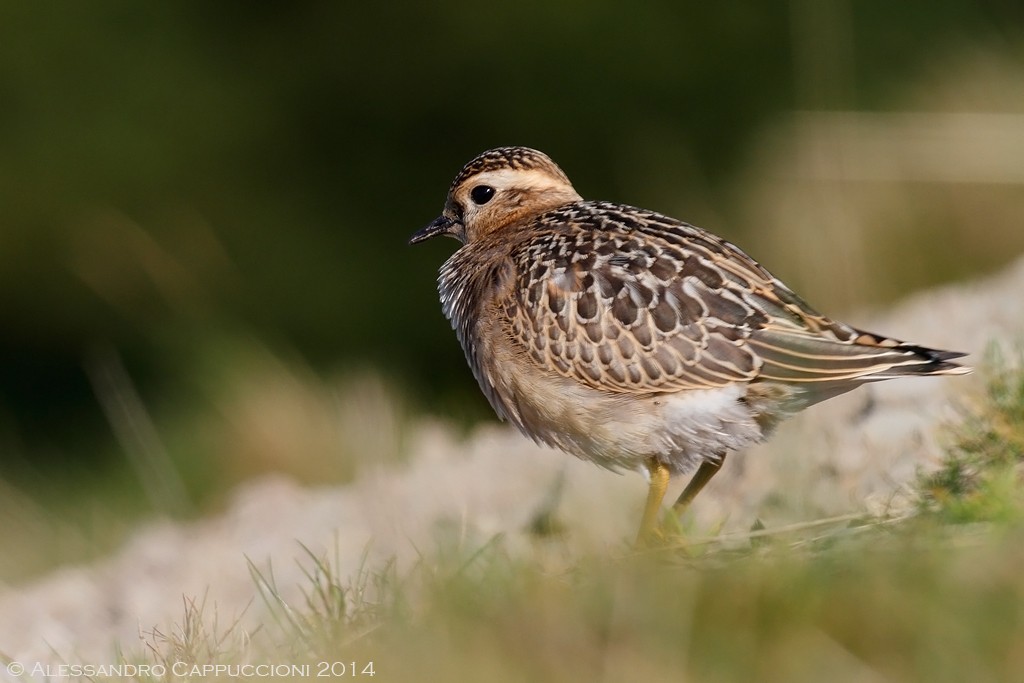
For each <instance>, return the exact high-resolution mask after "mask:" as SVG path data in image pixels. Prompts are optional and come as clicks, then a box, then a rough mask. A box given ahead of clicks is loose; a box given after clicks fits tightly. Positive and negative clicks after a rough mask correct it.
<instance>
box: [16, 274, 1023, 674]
mask: <svg viewBox="0 0 1024 683" xmlns="http://www.w3.org/2000/svg"><path fill="white" fill-rule="evenodd" d="M1022 293H1024V260H1022V261H1018V262H1017V263H1016V264H1015V265H1013V266H1012V267H1010V268H1008V269H1006V270H1005V271H1004V272H1002V273H1000V274H998V275H996V276H994V277H990V278H987V279H984V280H981V281H978V282H976V283H971V284H964V285H958V286H950V287H946V288H942V289H938V290H934V291H930V292H926V293H922V294H919V295H917V296H915V297H913V298H912V299H910V300H908V301H906V302H904V303H903V304H901V305H900V306H898V307H896V308H894V309H893V310H891V311H889V312H887V313H885V314H884V315H878V316H872V317H870V318H867V319H862V320H858V319H856V318H853V319H851V320H850V321H851V322H854V323H855V324H859V325H861V326H863V327H866V328H867V329H871V330H878V331H881V332H884V333H886V334H889V335H892V336H897V337H902V338H905V339H910V340H913V341H917V342H920V343H923V344H926V345H929V346H935V347H939V348H947V349H958V350H962V351H967V352H969V353H970V354H971V358H970V359H969V361H970V362H974V363H978V362H980V361H981V360H982V356H983V353H984V351H985V349H986V347H987V345H988V344H990V343H991V342H992V341H994V340H998V341H1000V342H1003V343H1011V342H1012V340H1015V339H1017V340H1019V339H1022V338H1024V305H1022ZM978 383H979V379H978V376H977V375H974V376H970V377H963V378H961V377H952V378H934V379H918V380H914V379H908V380H900V381H894V382H887V383H884V384H881V385H877V386H873V387H867V388H864V389H860V390H858V391H856V392H853V393H851V394H848V395H846V396H843V397H840V398H838V399H835V400H833V401H830V402H828V403H825V404H822V405H820V406H816V407H814V408H812V409H810V410H809V411H807V412H805V413H803V414H802V415H801V416H799V417H797V418H795V419H794V420H792V421H790V422H789V423H787V424H786V425H784V426H783V428H782V429H780V431H779V433H778V434H777V435H776V437H775V438H774V439H773V440H772V441H771V442H770V443H768V444H765V445H762V446H760V447H758V448H755V449H752V450H751V451H749V452H747V453H744V454H739V455H735V456H732V457H731V458H730V460H729V461H728V462H727V464H726V467H725V468H724V469H723V471H722V473H721V474H720V475H719V476H718V477H717V478H716V479H715V480H714V481H713V482H712V483H711V485H710V486H709V487H708V489H707V491H706V492H705V493H704V494H702V496H701V497H700V498H699V499H698V503H697V505H696V507H695V512H694V521H693V526H694V529H695V531H694V533H696V534H698V535H699V534H702V533H716V532H717V531H718V530H719V529H721V530H725V531H729V530H743V529H748V528H749V527H750V526H751V524H752V523H753V522H754V521H755V520H756V519H760V520H761V521H762V522H763V523H764V524H765V525H766V526H768V527H769V528H771V527H772V526H776V525H780V524H785V523H789V522H793V521H799V520H810V519H815V518H817V517H821V516H827V515H833V514H839V513H844V512H850V511H862V510H865V509H868V510H872V511H883V510H885V509H886V508H890V509H891V508H892V507H900V506H905V505H906V504H907V501H906V496H905V495H904V492H905V484H906V483H907V482H908V481H910V480H912V479H913V477H914V476H915V473H916V471H917V470H918V468H922V467H928V466H930V465H932V464H934V463H935V462H936V461H937V459H938V458H939V456H940V449H939V443H938V439H940V438H941V424H942V423H943V422H944V421H948V420H950V419H953V418H955V416H956V410H957V406H958V404H961V405H962V404H963V403H964V402H969V401H970V396H971V394H972V392H976V391H977V388H978ZM407 448H408V451H409V452H408V458H407V459H406V462H407V464H405V465H402V466H381V467H379V468H376V469H372V470H368V471H364V472H363V473H362V475H361V476H360V477H359V478H357V480H356V481H355V482H354V483H352V484H350V485H347V486H343V487H338V488H319V489H309V488H301V487H299V486H297V485H295V484H292V483H291V482H289V481H287V480H284V479H265V480H261V481H256V482H254V483H251V484H249V485H247V486H245V487H243V488H242V489H240V490H239V491H237V493H236V494H235V496H234V499H233V502H232V504H231V505H230V506H229V507H228V509H227V510H226V512H224V513H223V514H222V515H220V516H218V517H216V518H211V519H205V520H202V521H199V522H195V523H189V524H175V523H170V522H151V523H147V524H145V525H143V526H142V528H140V529H139V530H138V532H137V533H136V534H135V536H134V537H133V538H132V539H131V540H130V541H129V542H128V543H127V544H126V545H125V546H124V547H123V548H121V549H120V551H119V552H117V553H116V554H115V555H114V556H113V557H110V558H108V559H106V560H104V561H101V562H97V563H94V564H91V565H88V566H77V567H66V568H63V569H60V570H58V571H55V572H53V573H51V574H49V575H48V576H44V577H41V578H39V579H37V580H35V581H33V582H31V583H29V584H27V585H22V586H17V587H7V588H5V589H3V592H2V593H0V655H3V656H6V657H9V658H12V659H14V660H18V661H19V662H23V663H25V662H36V661H65V662H106V661H111V657H112V653H113V652H114V651H115V648H116V647H121V648H122V649H124V650H127V651H132V650H137V649H141V647H142V643H140V640H139V639H140V633H141V632H146V631H150V630H151V629H153V628H154V627H156V628H159V629H160V630H162V631H165V632H167V631H171V630H173V629H174V625H175V624H177V623H180V621H181V618H182V600H183V596H186V597H189V596H191V597H195V598H197V599H203V598H204V596H205V600H206V604H207V613H208V614H212V613H214V612H216V614H217V615H218V618H219V620H220V621H221V622H222V623H228V622H230V621H231V620H232V619H233V618H234V617H235V616H237V615H243V616H242V619H243V622H246V623H253V624H255V623H257V622H259V621H260V620H261V619H262V618H265V614H263V613H262V610H263V606H262V605H261V603H260V602H259V600H258V599H254V596H255V595H256V588H255V585H254V583H253V580H252V578H251V576H250V572H249V569H248V566H247V563H246V558H249V559H251V560H252V561H253V562H254V563H255V564H256V565H257V566H260V567H264V568H266V567H269V566H271V565H272V567H273V572H274V576H275V577H276V581H277V585H278V587H279V588H280V589H281V591H282V594H283V595H284V597H286V598H292V599H294V598H296V597H297V596H298V595H299V594H300V587H301V586H303V585H304V584H308V581H306V580H305V579H304V578H303V575H302V571H301V568H300V564H301V563H303V562H306V564H307V565H308V559H307V556H306V553H305V552H304V550H303V549H302V547H301V546H300V544H302V545H305V546H306V547H308V548H309V549H310V550H312V551H313V552H314V553H320V552H326V551H330V553H331V555H332V556H334V555H335V550H336V556H337V557H338V558H339V562H340V567H339V569H340V571H341V573H342V574H346V573H355V572H356V571H358V569H359V567H360V563H361V561H362V558H363V557H364V553H365V554H366V557H367V563H368V564H369V565H370V566H375V565H378V564H380V563H381V562H383V561H384V560H386V559H387V558H392V557H394V558H397V559H398V561H399V564H400V566H408V563H409V562H412V561H415V560H416V559H417V558H419V557H421V556H423V555H426V556H427V557H429V554H430V553H431V552H433V551H434V550H435V549H436V548H438V547H440V546H443V545H444V544H446V543H451V542H454V541H460V542H464V543H470V544H473V543H479V542H482V541H485V540H487V539H489V538H491V537H492V536H493V535H494V534H497V533H503V534H506V536H507V539H508V542H509V545H510V547H511V548H513V550H515V549H518V550H519V551H521V552H531V549H532V548H534V547H535V542H534V541H533V540H531V535H530V533H529V528H530V526H531V523H532V522H533V521H534V520H535V519H536V518H537V516H538V515H540V514H543V513H545V512H549V511H553V515H554V519H555V520H556V521H557V523H558V526H559V528H561V529H562V530H563V533H562V534H561V535H560V536H559V541H557V542H558V543H564V544H565V547H566V549H567V552H569V553H578V552H598V553H600V552H608V551H620V550H621V549H623V548H624V547H625V544H626V543H627V542H628V539H629V538H630V535H631V533H632V532H633V529H634V527H635V524H636V522H637V520H638V516H639V511H640V506H641V504H642V501H643V496H644V492H645V489H646V485H645V483H644V481H643V479H642V478H641V477H640V476H634V475H624V476H617V475H615V474H611V473H608V472H605V471H602V470H599V469H598V468H596V467H594V466H592V465H589V464H587V463H582V462H577V461H575V460H574V459H572V458H570V457H567V456H564V455H562V454H560V453H557V452H555V451H551V450H548V449H545V448H541V447H538V446H535V445H533V444H532V443H530V442H528V441H527V440H526V439H524V438H522V437H521V436H519V435H518V434H517V433H515V432H514V431H513V430H511V429H510V428H506V427H494V426H488V427H483V428H480V429H479V430H477V431H476V432H475V433H473V434H472V435H471V436H470V437H468V438H467V439H465V440H459V439H457V438H456V437H455V436H454V432H453V431H452V430H450V429H449V428H447V427H446V426H445V425H443V424H440V423H437V422H429V421H425V422H424V423H423V424H421V425H420V426H419V427H418V428H417V429H416V430H415V436H414V437H413V438H411V439H410V440H409V442H408V445H407ZM682 485H683V482H681V481H680V482H675V487H674V489H673V490H672V491H670V494H669V495H670V496H671V495H672V494H673V492H676V491H678V489H679V488H680V487H681V486H682ZM4 675H5V674H4V672H3V667H0V678H3V676H4Z"/></svg>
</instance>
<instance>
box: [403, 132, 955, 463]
mask: <svg viewBox="0 0 1024 683" xmlns="http://www.w3.org/2000/svg"><path fill="white" fill-rule="evenodd" d="M481 186H487V187H486V188H485V189H487V190H490V194H488V195H487V196H486V198H483V199H482V200H481V201H479V202H478V201H476V199H474V198H473V196H472V192H473V191H475V190H480V188H481ZM492 197H493V200H492ZM439 234H447V235H451V236H453V237H456V238H457V239H459V240H460V241H462V242H463V245H462V246H461V247H460V248H459V249H458V250H457V251H456V252H455V253H454V254H453V255H452V256H451V258H449V259H448V261H447V262H446V263H445V264H444V266H443V267H442V268H441V272H440V277H439V278H438V285H439V290H440V294H441V303H442V307H443V310H444V313H445V315H446V316H447V317H448V319H449V320H450V321H451V323H452V327H453V328H454V329H455V331H456V334H457V335H458V338H459V342H460V343H461V344H462V347H463V349H464V350H465V353H466V358H467V360H468V361H469V365H470V367H471V368H472V370H473V373H474V375H475V376H476V378H477V381H478V382H479V384H480V387H481V389H482V390H483V392H484V394H485V395H486V396H487V399H488V400H489V401H490V403H491V405H492V406H493V407H494V409H495V411H496V412H497V413H498V415H499V416H500V417H501V418H503V419H508V420H510V421H511V422H512V423H513V424H515V425H516V426H517V427H518V428H519V429H520V430H521V431H523V433H525V434H526V435H527V436H530V437H531V438H533V439H535V440H538V441H541V442H544V443H548V444H551V445H554V446H557V447H559V448H562V449H563V450H566V451H568V452H570V453H573V454H575V455H577V456H579V457H581V458H586V459H589V460H592V461H594V462H597V463H598V464H601V465H603V466H606V467H610V468H613V469H618V468H644V467H650V463H651V462H652V460H653V461H656V462H658V463H662V464H663V465H665V466H667V467H668V468H669V470H670V471H671V472H684V471H687V470H689V469H691V468H692V467H693V466H695V465H696V464H698V463H700V462H702V461H706V460H715V459H717V458H721V457H722V456H723V455H724V454H725V453H726V452H728V451H730V450H735V449H738V448H742V447H744V446H746V445H749V444H751V443H753V442H755V441H758V440H760V439H762V438H764V436H765V435H766V434H767V433H768V432H769V431H770V430H771V429H772V427H773V426H774V425H775V424H776V423H777V422H778V421H779V420H781V419H782V418H784V417H785V416H787V415H789V414H791V413H793V412H795V411H797V410H800V409H801V408H804V407H806V406H807V405H810V404H812V403H815V402H817V401H821V400H824V399H826V398H829V397H831V396H835V395H837V394H840V393H843V392H845V391H848V390H850V389H853V388H855V387H857V386H859V385H860V384H863V383H865V382H872V381H877V380H883V379H890V378H893V377H899V376H905V375H945V374H950V375H952V374H963V373H965V372H968V371H969V369H968V368H964V367H961V366H960V365H958V364H956V363H953V362H950V361H951V360H952V359H954V358H957V357H960V356H962V355H964V354H960V353H955V352H949V351H938V350H934V349H929V348H926V347H922V346H916V345H913V344H908V343H905V342H901V341H898V340H895V339H890V338H887V337H882V336H879V335H875V334H871V333H868V332H864V331H861V330H858V329H856V328H853V327H851V326H849V325H845V324H842V323H839V322H836V321H833V320H830V319H829V318H827V317H825V316H823V315H821V314H819V313H817V312H816V311H815V310H813V309H812V308H811V307H809V306H808V305H807V304H806V303H804V301H803V300H801V299H800V297H798V296H797V295H796V294H794V293H793V292H792V291H791V290H790V289H789V288H788V287H786V286H785V285H784V284H782V283H781V282H780V281H779V280H778V279H776V278H775V277H774V276H772V274H771V273H769V272H768V271H767V270H765V269H764V268H762V267H761V266H760V265H759V264H758V263H757V262H756V261H754V260H753V259H751V258H750V257H749V256H747V255H746V254H745V253H743V252H742V251H741V250H740V249H738V248H737V247H735V246H733V245H732V244H730V243H729V242H727V241H725V240H723V239H721V238H719V237H716V236H715V235H712V234H711V233H708V232H706V231H704V230H701V229H700V228H696V227H694V226H692V225H688V224H686V223H683V222H680V221H677V220H675V219H672V218H669V217H666V216H663V215H661V214H658V213H655V212H653V211H647V210H643V209H637V208H634V207H630V206H624V205H620V204H612V203H607V202H590V201H582V200H580V199H579V195H578V194H577V193H576V192H575V190H574V189H573V188H572V185H571V184H570V183H569V180H568V178H567V177H566V176H565V174H564V173H563V172H562V171H561V169H560V168H558V166H557V165H555V163H554V162H553V161H551V160H550V159H549V158H548V157H547V156H546V155H544V154H542V153H540V152H537V151H535V150H530V149H526V148H521V147H513V148H500V149H496V150H491V151H488V152H485V153H484V154H482V155H480V156H479V157H477V158H476V159H474V160H473V161H471V162H470V163H469V164H467V165H466V166H465V167H464V168H463V170H462V171H461V172H460V173H459V175H458V176H457V177H456V180H455V182H454V183H453V184H452V186H451V189H450V190H449V194H448V200H447V202H446V204H445V211H444V213H443V214H442V215H441V217H439V218H438V219H437V220H435V221H434V222H433V223H431V224H430V225H429V226H428V227H427V228H424V230H422V231H420V232H419V233H417V234H416V235H415V236H414V237H413V241H422V240H423V239H427V238H429V237H432V236H435V235H439Z"/></svg>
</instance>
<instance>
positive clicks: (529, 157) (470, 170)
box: [451, 147, 569, 190]
mask: <svg viewBox="0 0 1024 683" xmlns="http://www.w3.org/2000/svg"><path fill="white" fill-rule="evenodd" d="M501 169H513V170H517V171H528V170H535V169H536V170H543V171H547V172H548V173H551V174H552V175H554V176H557V177H559V178H563V179H564V180H565V182H566V183H568V182H569V177H568V176H567V175H565V172H564V171H562V169H561V168H559V167H558V164H556V163H555V162H554V161H552V160H551V157H549V156H548V155H547V154H545V153H544V152H539V151H537V150H535V149H531V148H529V147H496V148H494V149H489V150H487V151H486V152H484V153H483V154H480V155H479V156H477V157H476V158H475V159H473V160H472V161H470V162H469V163H468V164H466V165H465V166H463V167H462V170H461V171H459V174H458V175H457V176H455V180H453V181H452V187H451V189H453V190H454V189H455V188H456V187H458V186H459V185H461V184H462V183H463V182H465V181H466V179H467V178H472V177H473V176H475V175H477V174H479V173H483V172H485V171H497V170H501Z"/></svg>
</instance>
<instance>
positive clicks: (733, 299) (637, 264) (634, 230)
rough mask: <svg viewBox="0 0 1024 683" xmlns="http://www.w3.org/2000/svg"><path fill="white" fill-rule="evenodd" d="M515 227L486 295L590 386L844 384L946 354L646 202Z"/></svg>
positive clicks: (523, 334)
mask: <svg viewBox="0 0 1024 683" xmlns="http://www.w3.org/2000/svg"><path fill="white" fill-rule="evenodd" d="M523 232H524V233H525V234H530V237H529V239H526V240H523V241H522V243H521V244H520V245H518V248H517V249H515V250H514V252H513V254H512V259H513V263H514V266H515V268H514V269H515V271H516V272H517V273H519V278H518V282H517V283H516V285H517V286H516V287H514V288H512V289H510V290H509V291H508V293H507V294H506V296H505V297H504V298H503V299H502V300H501V301H500V306H501V309H502V310H503V312H504V315H505V318H506V320H507V323H508V326H509V331H510V334H511V335H512V336H513V337H514V338H515V339H516V340H518V341H519V342H520V343H521V344H523V345H524V346H525V347H527V348H528V349H529V353H530V357H531V358H532V359H533V360H534V361H535V362H536V363H538V364H539V365H540V366H541V367H542V368H544V369H545V370H549V371H551V372H557V373H559V374H560V375H563V376H565V377H570V378H572V379H575V380H577V381H579V382H582V383H584V384H587V385H589V386H591V387H593V388H595V389H598V390H601V391H611V392H622V393H642V394H647V393H652V392H676V391H682V390H688V389H707V388H714V387H722V386H727V385H729V384H732V383H735V382H750V381H755V380H775V381H782V382H793V383H809V382H820V383H826V384H830V385H834V384H836V383H842V382H847V383H851V386H850V388H852V387H853V385H855V384H856V383H858V382H861V381H870V380H873V379H883V378H885V377H891V376H895V375H900V374H907V373H915V372H922V371H924V372H927V373H929V374H935V373H936V372H940V371H941V370H943V369H944V364H943V362H942V361H944V360H946V359H948V358H950V357H954V356H956V355H959V354H941V353H938V354H937V353H935V352H931V351H929V350H927V349H922V348H921V347H918V346H913V345H908V344H903V343H902V342H898V341H895V340H891V339H886V338H883V337H879V336H876V335H872V334H869V333H865V332H861V331H859V330H856V329H854V328H852V327H850V326H847V325H843V324H841V323H837V322H835V321H832V320H829V319H828V318H825V317H824V316H822V315H820V314H818V313H817V312H815V311H814V310H812V309H811V308H810V307H808V306H807V304H805V303H804V302H803V301H801V300H800V299H799V297H797V296H796V295H795V294H794V293H793V292H792V291H790V290H789V289H788V288H787V287H786V286H785V285H783V284H782V283H781V282H779V281H778V280H777V279H776V278H774V277H772V275H771V274H770V273H768V271H766V270H765V269H764V268H762V267H761V266H760V265H759V264H758V263H757V262H756V261H754V260H753V259H751V258H750V257H748V256H747V255H746V254H744V253H743V252H742V251H740V250H739V249H738V248H736V247H735V246H733V245H732V244H730V243H728V242H726V241H725V240H722V239H719V238H717V237H715V236H713V235H711V234H709V233H707V232H705V231H703V230H700V229H699V228H695V227H693V226H691V225H688V224H685V223H681V222H679V221H675V220H673V219H671V218H667V217H665V216H662V215H659V214H657V213H654V212H651V211H644V210H642V209H636V208H632V207H627V206H621V205H616V204H609V203H603V202H579V203H576V204H572V205H569V206H566V207H562V208H560V209H557V210H555V211H551V212H548V213H545V214H543V215H541V216H539V217H538V218H537V219H536V220H535V221H534V223H533V225H532V226H529V227H528V228H527V229H526V230H524V231H523ZM830 393H831V392H830Z"/></svg>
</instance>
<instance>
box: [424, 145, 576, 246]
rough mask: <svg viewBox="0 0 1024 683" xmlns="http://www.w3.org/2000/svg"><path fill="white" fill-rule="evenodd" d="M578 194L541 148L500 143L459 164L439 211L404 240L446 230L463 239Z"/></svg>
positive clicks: (560, 204)
mask: <svg viewBox="0 0 1024 683" xmlns="http://www.w3.org/2000/svg"><path fill="white" fill-rule="evenodd" d="M580 199H581V197H580V196H579V194H577V192H576V190H574V189H573V186H572V183H570V182H569V178H568V177H566V175H565V173H563V172H562V169H560V168H559V167H558V165H557V164H555V162H553V161H552V160H551V159H550V158H549V157H548V156H547V155H546V154H544V153H543V152H538V151H537V150H535V149H530V148H529V147H499V148H497V149H492V150H488V151H486V152H484V153H483V154H481V155H480V156H478V157H476V158H475V159H473V160H472V161H470V162H469V163H468V164H466V165H465V166H463V167H462V170H461V171H459V174H458V175H457V176H455V180H454V182H452V185H451V188H449V190H448V199H447V201H446V202H445V205H444V211H443V212H442V213H441V215H440V216H438V217H437V218H436V219H434V220H433V221H432V222H431V223H430V224H429V225H427V226H426V227H425V228H423V229H422V230H420V231H419V232H417V233H416V234H415V235H413V236H412V239H410V240H409V243H410V244H415V243H417V242H422V241H424V240H427V239H430V238H431V237H436V236H438V235H448V236H450V237H454V238H455V239H457V240H459V241H460V242H462V243H464V244H465V243H467V242H472V241H474V240H477V239H480V238H481V237H483V236H485V235H488V234H491V233H493V232H495V231H497V230H500V229H502V228H504V227H506V226H508V225H511V224H514V223H517V222H518V221H521V220H523V219H526V218H529V217H530V216H533V215H536V214H539V213H543V212H544V211H548V210H549V209H554V208H557V207H559V206H562V205H563V204H568V203H570V202H576V201H579V200H580Z"/></svg>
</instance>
